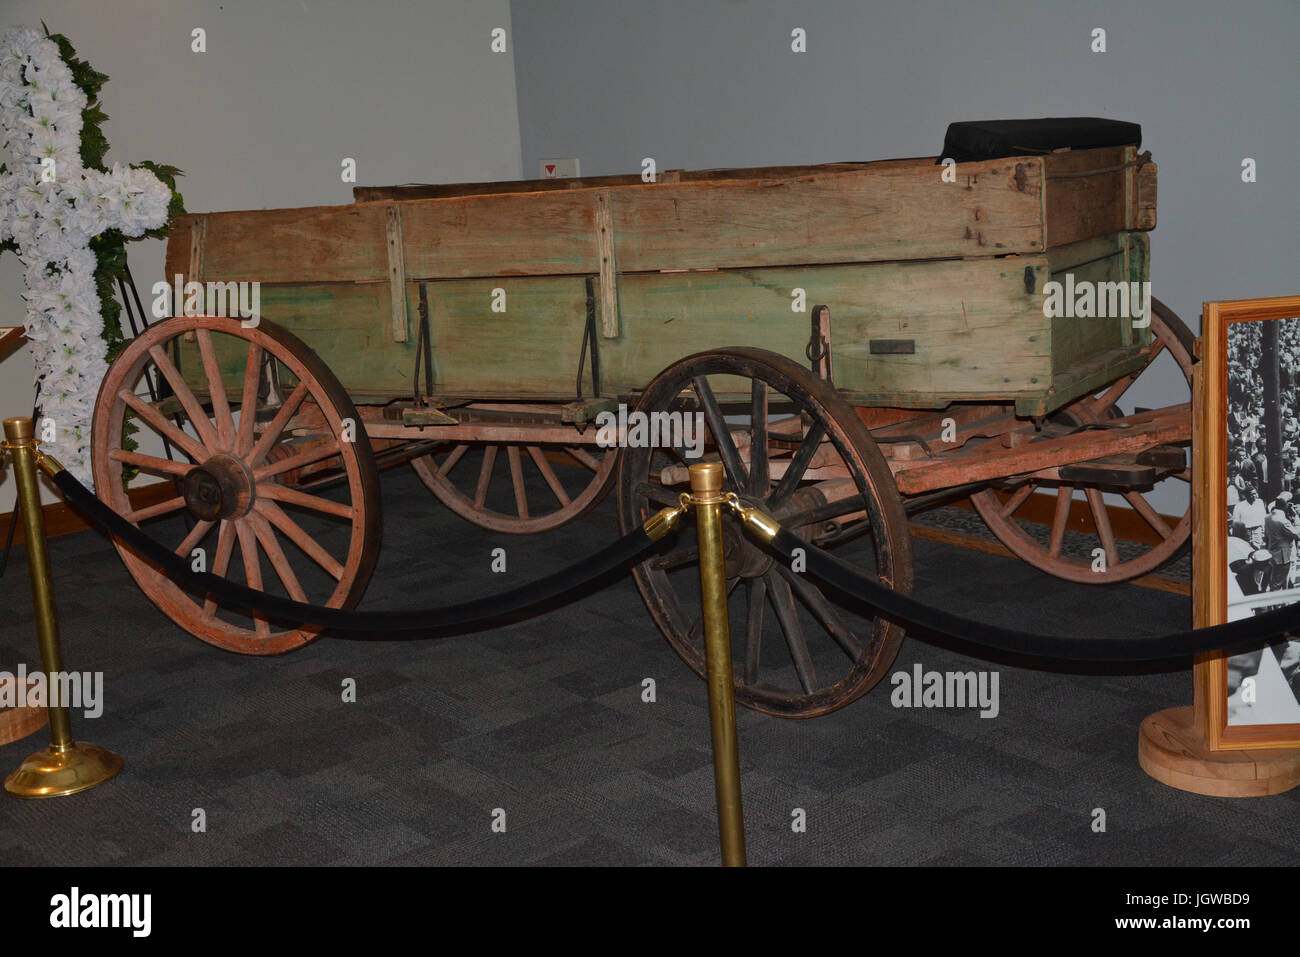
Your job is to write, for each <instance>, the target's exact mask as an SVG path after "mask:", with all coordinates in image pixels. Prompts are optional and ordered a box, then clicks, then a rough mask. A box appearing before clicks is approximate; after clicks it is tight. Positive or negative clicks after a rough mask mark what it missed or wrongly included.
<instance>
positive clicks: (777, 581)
mask: <svg viewBox="0 0 1300 957" xmlns="http://www.w3.org/2000/svg"><path fill="white" fill-rule="evenodd" d="M763 577H764V579H766V581H767V588H768V593H767V597H768V599H769V600H770V601H771V603H772V610H773V611H774V612H776V620H777V622H779V623H780V625H781V633H782V634H783V635H785V643H786V646H787V647H788V648H789V649H790V660H791V661H793V662H794V670H795V674H796V675H798V677H799V686H800V687H801V688H803V690H804V694H812V693H813V692H814V691H815V690H816V689H817V671H816V670H815V669H814V668H813V662H812V655H810V654H809V653H808V642H807V641H806V640H804V636H803V628H802V627H801V626H800V625H799V609H797V608H796V607H795V605H794V595H793V594H792V593H791V591H790V586H789V585H788V584H787V583H786V581H785V579H783V578H781V577H780V576H779V575H776V574H774V573H772V572H768V573H767V574H766V575H764V576H763Z"/></svg>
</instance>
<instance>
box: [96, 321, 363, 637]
mask: <svg viewBox="0 0 1300 957" xmlns="http://www.w3.org/2000/svg"><path fill="white" fill-rule="evenodd" d="M182 360H184V361H183V362H182ZM269 361H274V362H276V363H279V364H280V367H281V372H282V373H287V374H288V376H291V377H292V379H291V380H289V381H292V382H293V388H292V390H291V391H289V392H288V394H287V396H286V398H285V399H284V402H283V404H281V405H279V406H278V408H275V409H264V410H263V414H262V415H258V414H257V413H256V411H255V410H257V409H258V408H259V403H258V398H257V397H258V391H259V385H262V384H263V382H264V378H265V373H264V371H263V369H264V367H265V366H266V365H267V364H268V362H269ZM178 363H180V364H178ZM147 370H151V371H153V372H156V373H157V374H158V375H159V376H160V377H161V381H162V382H163V383H165V386H166V391H170V393H171V397H170V398H168V399H166V400H163V401H160V402H158V403H152V402H150V401H149V398H148V397H147V396H141V395H138V394H137V392H138V391H139V389H140V387H141V385H142V383H143V377H144V375H145V373H146V371H147ZM235 383H238V385H237V386H234V384H235ZM232 386H234V387H232ZM304 403H311V404H312V405H314V406H315V407H316V408H317V409H319V412H320V415H321V417H323V422H324V423H325V426H324V428H323V429H321V430H320V431H316V432H314V434H311V435H306V436H303V435H298V436H295V437H293V438H290V437H289V430H290V428H292V425H291V422H292V420H293V418H294V414H295V411H296V410H298V409H300V408H302V407H303V405H304ZM128 415H129V417H130V421H131V422H132V423H133V424H134V425H135V426H137V427H138V428H139V429H140V430H141V432H145V433H147V432H153V433H155V434H156V435H158V436H163V437H166V438H167V439H168V441H170V443H171V444H172V446H173V447H174V448H176V449H179V450H180V451H181V453H183V454H184V455H185V456H186V459H187V460H185V461H173V460H172V459H167V458H161V457H158V456H156V455H152V454H147V453H146V452H144V451H139V450H137V451H128V450H126V449H124V448H123V447H122V444H123V443H122V435H123V422H124V420H125V419H126V418H127V416H128ZM347 420H351V422H352V423H354V424H355V425H354V426H353V427H352V428H349V427H348V426H346V425H345V423H346V421H347ZM178 423H179V424H178ZM353 430H354V431H353ZM354 438H355V440H353V439H354ZM327 457H334V458H337V459H338V460H339V461H340V462H341V463H342V466H343V468H344V470H345V472H346V478H347V481H346V482H345V483H342V488H341V490H340V491H336V492H334V493H332V494H331V496H330V497H328V498H326V497H323V496H319V495H310V494H307V493H304V492H301V491H298V490H297V489H295V488H294V487H293V486H291V485H288V484H284V483H283V479H284V477H285V476H286V475H288V474H291V473H293V472H294V471H295V470H296V469H299V468H301V467H302V466H304V465H309V464H311V463H313V462H317V461H320V460H322V459H325V458H327ZM92 464H93V471H94V477H95V490H96V493H97V494H98V495H99V497H100V498H101V499H102V500H103V501H105V502H106V503H108V504H109V505H110V506H112V507H113V508H114V509H115V510H116V511H117V512H118V513H119V514H120V515H122V516H123V517H124V518H126V519H128V520H129V521H131V522H134V523H135V524H137V525H138V524H139V523H141V522H143V521H145V520H157V521H156V522H151V523H150V526H149V528H148V531H149V532H150V533H151V534H153V535H155V536H156V537H158V538H160V539H162V540H164V541H166V540H171V541H175V542H176V543H177V544H176V553H177V554H178V555H181V556H184V557H191V556H193V555H194V550H195V549H198V548H202V549H204V558H205V565H206V570H207V571H210V572H212V573H213V574H216V575H221V576H222V577H225V578H229V579H230V580H231V581H235V582H238V583H240V584H246V585H248V586H249V587H252V588H257V589H261V590H266V591H269V592H273V593H276V594H280V595H287V596H288V597H291V598H293V599H295V600H297V601H305V602H311V603H313V604H318V605H328V606H330V607H332V608H350V607H352V606H353V605H355V604H356V602H357V601H358V600H360V598H361V594H362V592H363V591H364V590H365V587H366V584H367V582H368V581H369V580H370V575H371V572H372V571H373V570H374V566H375V561H376V559H377V558H378V554H379V541H380V513H379V476H378V471H377V470H376V468H375V462H374V457H373V455H372V453H371V449H370V445H369V442H368V441H367V440H366V437H365V432H364V431H363V430H362V427H361V419H360V417H359V416H358V415H357V411H356V409H355V408H354V407H353V405H352V402H351V400H350V399H349V398H348V396H347V394H346V393H345V392H344V391H343V388H342V386H340V385H339V382H338V380H337V379H336V378H334V375H333V374H332V373H331V372H330V371H329V369H328V368H327V367H326V365H325V363H324V362H322V361H321V360H320V358H319V357H318V356H317V355H316V353H314V352H313V351H312V350H311V349H310V348H308V347H307V346H306V345H305V344H304V343H303V342H302V341H301V340H299V339H298V338H297V337H296V336H293V335H292V334H290V333H288V332H286V331H285V330H283V329H281V328H279V327H277V326H275V325H274V324H272V323H270V322H267V321H262V322H261V323H260V324H259V325H258V326H256V327H254V328H244V327H243V326H242V325H241V324H240V322H239V321H238V320H235V319H224V318H217V317H214V316H196V317H188V316H178V317H176V318H173V319H168V320H165V321H163V322H160V323H158V324H157V325H154V326H151V327H149V328H148V329H147V330H145V331H144V332H142V333H141V334H140V335H139V336H138V337H137V338H136V339H134V340H132V341H131V342H130V344H129V345H128V346H127V347H126V349H125V350H124V351H123V352H122V354H121V355H120V356H119V357H118V358H117V359H116V360H115V361H114V362H113V364H112V365H111V366H110V367H109V370H108V373H107V374H106V375H105V377H104V381H103V383H102V384H101V386H100V390H99V397H98V400H97V404H96V407H95V418H94V425H93V445H92ZM128 465H129V466H134V467H135V468H137V469H139V470H140V471H142V472H146V473H150V474H153V475H159V476H163V477H164V478H169V479H176V480H179V486H180V487H179V489H178V493H177V494H176V495H171V496H168V497H167V498H166V499H165V500H164V501H162V502H159V503H157V504H155V505H149V506H146V507H142V508H138V509H136V508H133V507H132V505H131V503H130V501H129V499H128V497H127V494H126V492H125V490H124V489H123V487H122V469H123V467H124V466H128ZM186 513H188V521H187V522H186V523H185V524H182V520H183V519H184V518H185V514H186ZM117 549H118V554H120V555H121V557H122V561H123V562H124V563H125V564H126V567H127V569H128V570H129V571H130V573H131V575H132V577H133V578H135V580H136V582H137V583H138V584H139V585H140V587H141V589H143V590H144V592H145V594H146V595H148V596H149V598H150V599H151V600H152V601H153V602H154V604H156V605H157V606H158V607H159V608H160V609H162V611H163V612H164V613H166V614H167V616H168V617H170V618H171V619H172V620H173V621H174V622H176V624H178V625H180V626H181V627H182V628H184V629H185V630H186V631H188V632H190V633H191V634H193V635H196V636H197V637H199V638H202V639H203V640H204V641H206V642H209V643H211V644H214V645H216V646H218V647H219V648H225V649H227V650H230V651H237V652H240V653H243V654H257V655H270V654H280V653H282V652H285V651H289V650H291V649H293V648H297V647H299V646H300V645H303V644H305V643H306V642H308V641H310V640H311V639H312V638H314V637H315V636H316V635H317V634H318V633H319V632H320V629H319V628H316V627H306V628H296V629H289V630H284V629H283V628H282V627H280V626H277V625H272V624H270V623H269V622H267V621H265V620H263V619H261V618H248V617H246V616H243V615H240V614H237V613H234V612H228V611H226V610H225V609H222V608H219V607H218V606H217V605H216V604H215V603H214V602H212V601H208V600H205V599H203V598H200V597H196V596H193V595H191V594H190V593H189V592H186V591H184V590H182V589H181V588H179V587H178V586H177V585H175V584H174V583H173V582H171V581H170V580H169V579H167V578H166V577H164V576H163V575H162V574H160V573H159V572H158V571H157V570H156V569H155V568H154V567H153V566H151V565H149V564H147V563H146V562H144V561H142V560H141V559H140V558H138V557H137V556H136V555H135V554H134V553H132V552H131V551H129V550H128V549H126V548H125V547H123V546H122V545H120V544H119V545H118V546H117ZM236 551H237V552H238V553H239V559H238V561H236V560H235V558H234V556H235V553H236ZM263 555H265V557H266V559H267V561H268V562H269V564H270V567H271V569H272V571H271V573H270V574H264V570H263V565H262V556H263Z"/></svg>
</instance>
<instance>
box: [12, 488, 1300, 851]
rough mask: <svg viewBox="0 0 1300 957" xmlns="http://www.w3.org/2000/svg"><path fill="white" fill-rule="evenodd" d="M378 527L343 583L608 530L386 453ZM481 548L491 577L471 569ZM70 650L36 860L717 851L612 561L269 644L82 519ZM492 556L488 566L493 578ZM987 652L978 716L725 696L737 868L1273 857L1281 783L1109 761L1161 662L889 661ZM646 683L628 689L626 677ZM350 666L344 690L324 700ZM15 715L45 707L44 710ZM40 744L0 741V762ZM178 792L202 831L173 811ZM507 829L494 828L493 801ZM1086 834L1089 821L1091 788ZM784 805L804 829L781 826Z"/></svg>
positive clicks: (706, 761) (1132, 744)
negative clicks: (1257, 787)
mask: <svg viewBox="0 0 1300 957" xmlns="http://www.w3.org/2000/svg"><path fill="white" fill-rule="evenodd" d="M383 504H384V509H385V524H384V536H385V542H384V550H383V553H382V556H381V559H380V562H379V567H378V569H377V572H376V575H375V579H374V582H373V584H372V586H371V588H370V590H369V591H368V593H367V596H366V599H365V602H364V603H363V607H367V608H398V607H408V608H414V607H421V606H429V605H439V604H447V603H451V602H455V601H460V600H464V599H466V598H468V597H470V596H475V595H480V594H485V593H490V592H491V591H495V590H501V589H504V588H506V587H509V586H510V585H511V584H517V583H519V582H522V581H526V580H529V579H531V578H534V577H537V576H540V575H543V574H546V573H549V572H551V571H553V570H555V569H556V568H558V567H561V566H563V565H565V564H568V563H569V562H572V561H574V560H576V559H577V558H578V557H580V556H581V555H582V554H584V553H585V552H587V551H589V550H591V549H592V548H594V547H597V546H599V545H602V544H604V543H606V542H608V541H610V540H611V539H612V538H613V537H614V536H615V535H616V530H617V520H616V516H615V510H614V505H613V502H612V499H611V500H607V501H606V502H605V503H603V504H602V505H601V506H600V507H598V508H597V509H595V510H593V511H592V512H591V513H589V514H588V515H587V516H585V517H584V518H582V519H580V520H578V521H577V522H574V523H572V524H570V525H569V526H566V527H564V528H562V529H559V530H557V531H554V532H551V533H548V534H545V535H539V536H528V537H521V538H516V537H509V536H501V535H497V534H494V533H491V532H487V531H485V530H482V529H478V528H476V527H474V526H471V525H469V524H467V523H466V522H464V521H462V520H461V519H459V518H457V517H456V516H455V515H453V514H452V513H450V512H449V511H447V510H446V509H444V508H442V507H441V506H439V505H438V504H437V503H436V501H435V500H434V499H433V498H432V496H431V495H430V494H429V493H428V492H426V491H425V490H424V489H423V487H422V486H420V485H419V483H418V481H417V480H416V478H415V477H414V476H413V474H412V473H411V472H410V471H409V469H406V468H400V469H397V470H394V471H390V472H388V473H386V474H385V477H384V502H383ZM498 545H504V546H506V547H507V548H508V554H509V568H510V574H509V575H508V576H502V575H494V574H492V573H491V572H490V571H489V555H490V551H491V549H492V548H494V547H497V546H498ZM914 545H915V551H916V576H917V583H916V592H917V594H918V595H920V596H921V597H923V598H925V599H926V600H929V601H932V602H936V603H940V604H942V605H943V606H945V607H947V608H950V609H954V610H957V611H960V612H962V613H964V614H967V615H970V616H972V617H977V618H982V619H985V620H987V621H993V622H999V623H1004V624H1005V625H1006V626H1007V627H1015V628H1026V629H1036V630H1052V631H1060V632H1070V633H1080V634H1098V635H1101V634H1114V633H1125V632H1133V633H1140V632H1158V631H1164V630H1171V629H1176V628H1182V627H1185V626H1186V625H1187V624H1188V623H1189V615H1190V611H1189V603H1188V601H1187V600H1186V599H1185V598H1183V597H1180V596H1177V595H1172V594H1169V593H1165V592H1160V591H1152V590H1148V589H1142V588H1137V587H1133V586H1123V585H1120V586H1107V587H1087V586H1082V585H1072V584H1068V583H1065V582H1060V581H1057V580H1055V579H1052V578H1050V577H1048V576H1046V575H1044V574H1043V573H1041V572H1038V571H1036V570H1035V569H1033V568H1031V567H1029V566H1028V565H1026V564H1024V563H1022V562H1019V561H1016V560H1013V559H1007V558H1002V557H998V556H994V555H988V554H983V553H979V552H975V551H968V550H963V549H959V548H953V547H950V546H945V545H938V544H935V543H931V542H926V541H920V540H918V541H916V542H915V543H914ZM51 547H52V551H53V556H54V560H55V563H56V568H57V572H56V579H57V583H56V584H57V589H58V601H59V610H60V613H61V617H62V624H63V641H64V650H65V657H66V661H67V667H69V668H73V669H81V670H102V671H103V672H104V674H105V686H106V690H105V699H106V700H105V709H104V713H103V715H102V716H101V717H99V718H98V719H95V720H87V719H84V718H82V717H81V716H80V715H79V714H75V715H74V719H73V720H74V731H75V733H76V735H77V737H79V738H81V739H85V740H89V741H93V742H95V743H97V744H101V745H103V746H105V747H109V748H112V749H114V750H116V751H118V752H120V753H121V754H122V755H124V756H125V759H126V768H125V770H124V771H123V773H122V774H121V775H119V776H118V778H116V779H115V780H113V781H111V782H110V783H108V784H105V785H103V786H101V787H99V788H96V789H94V790H92V791H89V792H86V793H83V794H80V795H76V796H73V797H69V798H61V799H58V800H49V801H35V802H27V801H18V800H0V861H3V862H4V863H6V864H10V865H17V864H64V865H78V866H82V865H131V864H162V865H236V864H271V865H284V864H308V865H316V864H396V865H402V864H407V865H410V864H453V865H518V864H525V865H602V864H604V865H610V864H612V865H637V864H669V865H691V864H700V865H703V864H713V863H716V861H717V857H718V852H717V833H716V824H715V817H714V803H713V802H714V792H713V775H712V766H711V759H710V751H709V727H708V710H707V698H706V695H705V687H704V684H703V682H701V681H700V680H699V679H698V678H696V677H695V676H694V675H693V674H692V673H691V672H690V671H689V670H688V669H687V668H686V666H685V665H683V664H682V662H681V661H680V660H679V659H678V658H677V656H676V655H675V654H674V653H673V652H672V650H671V649H670V648H669V646H668V645H667V644H666V642H665V641H664V639H663V637H662V636H661V635H660V634H659V632H658V630H657V628H656V627H655V625H654V624H653V622H652V621H651V619H650V618H649V616H648V615H647V613H646V611H645V609H644V606H643V604H642V602H641V599H640V596H639V595H638V593H637V591H636V588H635V586H634V585H633V583H632V581H631V578H630V576H623V577H620V578H618V579H616V580H615V581H614V582H613V583H611V584H610V585H608V586H607V587H605V588H603V589H602V590H600V591H598V592H595V593H592V594H589V595H586V596H584V597H583V598H581V599H580V600H578V601H576V602H574V603H572V604H569V605H567V606H564V607H562V608H558V609H556V610H553V611H550V612H548V613H546V614H545V615H543V616H540V617H537V618H534V619H531V620H527V621H523V622H520V623H518V624H514V625H511V626H509V627H506V628H501V629H499V630H494V631H485V632H480V633H475V634H467V635H461V636H456V637H450V638H445V639H440V640H436V641H423V642H414V643H405V644H403V643H384V644H374V643H358V642H346V641H339V640H331V639H325V640H320V641H317V642H315V643H314V644H312V645H309V646H307V647H306V648H303V649H300V650H298V651H296V652H293V653H291V654H289V655H286V656H282V657H279V658H249V657H241V656H238V655H233V654H229V653H226V652H223V651H220V650H218V649H215V648H212V647H210V646H208V645H206V644H204V643H202V642H200V641H199V640H197V639H195V638H192V637H190V636H189V635H188V634H186V633H185V632H183V631H182V630H180V629H179V628H178V627H176V626H175V625H174V624H172V623H171V622H170V621H168V620H167V619H166V618H165V617H164V616H163V615H162V614H161V613H160V612H158V611H157V610H156V609H155V608H154V606H153V605H152V604H151V603H150V602H149V601H148V599H146V598H145V596H144V595H143V594H142V593H141V592H140V591H139V589H138V588H137V587H136V586H135V584H134V583H133V582H132V581H131V579H130V578H129V576H128V575H127V573H126V571H125V569H124V568H123V566H122V565H121V563H120V562H119V561H118V559H117V557H116V554H115V553H114V552H113V550H112V548H111V547H110V546H109V545H108V544H107V543H106V542H105V540H104V539H102V538H101V537H99V536H98V535H96V534H93V533H89V532H87V533H81V534H76V535H70V536H65V537H61V538H58V539H55V540H53V542H52V543H51ZM22 559H23V555H22V550H21V549H18V550H16V553H15V556H14V560H13V562H12V563H11V567H10V570H9V572H8V573H7V574H6V575H5V576H4V577H3V578H2V579H0V602H2V603H3V615H2V617H0V620H2V621H3V625H2V626H0V669H3V670H9V671H12V670H13V669H14V668H15V667H16V666H17V664H18V662H19V661H25V662H27V663H28V665H29V666H32V665H34V664H35V662H36V660H37V657H36V647H35V635H34V630H33V624H32V615H31V607H30V601H29V596H28V592H27V582H26V577H25V568H24V565H23V561H22ZM507 578H508V579H509V581H506V580H505V579H507ZM915 663H920V664H922V665H923V666H924V667H925V669H927V670H932V669H933V670H940V671H966V670H972V669H973V670H992V671H997V672H998V674H999V679H1000V698H1001V700H1000V714H999V715H998V717H996V718H993V719H982V718H980V717H979V715H978V714H977V713H976V712H975V711H972V710H963V709H949V710H944V709H928V710H927V709H901V708H894V707H893V706H892V705H891V703H890V694H889V691H890V688H889V686H888V684H887V683H882V684H881V685H880V686H878V687H877V688H876V689H875V690H874V691H873V692H872V693H870V694H868V695H867V696H865V697H864V698H862V699H860V700H858V701H857V702H855V703H853V704H851V705H849V706H848V707H846V708H844V709H842V710H840V711H838V712H835V713H833V714H831V715H828V716H825V717H821V718H816V719H813V720H808V721H790V720H781V719H777V718H772V717H768V716H765V715H762V714H758V713H754V712H749V711H743V710H742V711H741V713H740V715H739V732H740V746H741V764H742V775H743V786H744V801H745V811H746V819H747V834H748V845H749V858H750V862H751V863H753V864H766V865H800V864H803V865H825V864H860V865H935V864H940V865H945V864H946V865H980V864H1015V865H1065V864H1082V865H1107V866H1111V865H1150V864H1175V865H1181V864H1191V865H1269V864H1291V863H1294V862H1296V860H1297V859H1300V830H1298V829H1297V828H1296V821H1297V811H1298V810H1300V791H1294V792H1291V793H1290V794H1286V795H1281V796H1277V797H1271V798H1257V799H1251V800H1238V801H1233V800H1227V799H1214V798H1205V797H1199V796H1195V795H1191V794H1186V793H1183V792H1180V791H1176V790H1172V789H1170V788H1167V787H1165V786H1164V785H1161V784H1158V783H1156V782H1155V781H1153V780H1151V779H1150V778H1148V777H1147V776H1146V775H1145V774H1144V773H1143V772H1142V770H1141V769H1140V768H1139V766H1138V762H1137V754H1136V744H1137V729H1138V725H1139V723H1140V722H1141V720H1142V719H1143V718H1144V717H1146V716H1147V715H1148V714H1150V713H1151V712H1153V711H1157V710H1159V709H1162V708H1166V707H1170V706H1173V705H1179V704H1186V703H1190V701H1191V694H1192V685H1191V672H1190V665H1189V663H1188V662H1178V663H1173V664H1169V665H1167V666H1160V667H1156V668H1153V667H1145V668H1133V667H1128V668H1121V669H1114V670H1111V671H1109V672H1107V671H1104V670H1102V669H1098V668H1092V669H1084V668H1077V669H1056V670H1041V669H1031V668H1029V667H1024V664H1025V663H1024V662H1010V661H997V660H992V659H980V658H972V657H969V656H967V655H966V654H962V653H959V651H957V650H955V649H954V648H952V647H949V646H947V645H946V644H944V643H942V642H939V641H927V640H922V639H918V638H915V637H909V638H908V639H907V641H906V642H905V643H904V645H903V648H902V651H901V653H900V654H899V657H898V659H897V662H896V663H895V665H894V668H893V671H910V670H911V669H912V667H913V665H914V664H915ZM647 677H652V678H654V679H656V682H657V700H656V701H655V702H654V703H652V704H647V703H643V701H642V700H641V683H642V680H643V679H644V678H647ZM345 678H354V679H355V680H356V684H357V691H358V700H357V701H356V702H355V703H343V702H342V701H341V694H340V687H341V683H342V681H343V679H345ZM43 734H44V733H43V732H42V735H43ZM43 743H44V739H43V737H40V736H38V737H32V738H28V739H26V740H24V741H20V742H16V743H13V744H9V745H7V746H5V747H3V748H0V769H3V770H4V771H5V772H6V773H7V772H8V771H9V770H11V769H12V768H14V767H16V766H17V765H18V763H19V762H20V761H21V760H22V758H23V757H24V756H25V755H26V754H27V753H28V752H30V751H31V750H33V749H34V748H35V747H36V746H37V745H40V744H43ZM196 808H201V809H203V811H204V814H205V817H206V825H207V827H206V831H205V832H202V833H195V832H194V831H193V830H192V828H191V821H192V820H193V812H194V810H195V809H196ZM497 808H501V809H504V810H505V813H506V830H505V832H504V833H494V832H493V830H492V828H491V824H492V820H493V818H492V815H493V811H494V809H497ZM1097 808H1101V809H1103V810H1104V811H1105V820H1106V829H1105V831H1104V832H1102V833H1097V832H1095V831H1094V830H1093V829H1092V826H1091V825H1092V822H1093V820H1094V814H1093V812H1094V809H1097ZM796 809H802V810H803V811H804V812H805V814H806V820H807V826H806V830H804V831H802V832H796V831H795V830H794V829H792V826H791V823H792V820H794V815H795V812H796Z"/></svg>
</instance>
